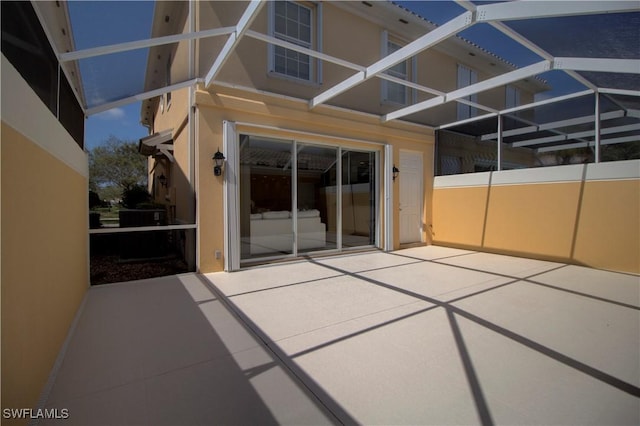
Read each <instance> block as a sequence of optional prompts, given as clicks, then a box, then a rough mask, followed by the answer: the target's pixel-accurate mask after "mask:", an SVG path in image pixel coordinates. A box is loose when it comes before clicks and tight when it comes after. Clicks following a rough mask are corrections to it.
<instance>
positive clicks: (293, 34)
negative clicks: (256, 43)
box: [270, 1, 313, 81]
mask: <svg viewBox="0 0 640 426" xmlns="http://www.w3.org/2000/svg"><path fill="white" fill-rule="evenodd" d="M272 10H273V12H272V19H273V21H272V23H273V26H272V28H273V36H274V37H276V38H279V39H281V40H284V41H288V42H290V43H294V44H297V45H299V46H302V47H306V48H308V49H311V48H312V46H313V36H312V34H313V25H312V23H313V10H312V9H311V8H310V7H307V6H305V5H303V4H300V3H297V2H293V1H276V2H274V4H273V9H272ZM270 59H271V61H272V63H271V68H270V69H271V71H274V72H276V73H278V74H282V75H285V76H288V77H293V78H297V79H300V80H307V81H311V80H312V79H313V59H312V58H311V57H310V56H309V55H304V54H302V53H298V52H295V51H293V50H290V49H285V48H284V47H280V46H273V50H272V57H271V58H270Z"/></svg>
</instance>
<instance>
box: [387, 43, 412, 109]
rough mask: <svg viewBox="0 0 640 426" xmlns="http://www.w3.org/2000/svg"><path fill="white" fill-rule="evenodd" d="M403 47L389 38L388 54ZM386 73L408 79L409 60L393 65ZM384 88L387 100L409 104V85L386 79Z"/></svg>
mask: <svg viewBox="0 0 640 426" xmlns="http://www.w3.org/2000/svg"><path fill="white" fill-rule="evenodd" d="M401 47H402V46H400V45H399V44H397V43H394V42H393V41H391V40H387V51H386V54H387V55H390V54H392V53H393V52H395V51H397V50H400V48H401ZM386 73H387V74H389V75H391V76H393V77H397V78H400V79H402V80H408V79H409V67H408V61H404V62H400V63H399V64H397V65H394V66H392V67H391V68H389V69H388V70H387V71H386ZM384 88H385V89H384V91H385V93H383V97H384V100H385V101H389V102H395V103H397V104H402V105H406V104H407V92H408V90H407V86H403V85H402V84H398V83H394V82H392V81H385V85H384Z"/></svg>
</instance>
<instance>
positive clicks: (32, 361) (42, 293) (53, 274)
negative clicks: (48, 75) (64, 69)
mask: <svg viewBox="0 0 640 426" xmlns="http://www.w3.org/2000/svg"><path fill="white" fill-rule="evenodd" d="M1 140H2V142H1V144H2V145H1V162H2V164H1V167H2V173H1V190H2V192H1V193H2V209H1V217H2V230H1V234H2V237H1V239H2V250H1V253H2V255H1V265H2V273H1V275H2V276H1V279H2V408H3V409H4V408H32V407H36V404H37V402H38V397H39V396H40V394H41V391H42V390H43V387H44V386H45V384H46V382H47V379H48V376H49V373H50V372H51V369H52V367H53V365H54V363H55V360H56V357H57V355H58V352H59V350H60V348H61V346H62V344H63V342H64V340H65V338H66V335H67V332H68V330H69V327H70V325H71V323H72V321H73V318H74V316H75V314H76V311H77V310H78V307H79V306H80V303H81V301H82V299H83V296H84V293H85V291H86V289H87V286H88V269H87V268H88V266H87V265H88V243H87V228H88V200H87V188H88V171H87V158H86V154H85V153H84V152H83V150H82V149H81V148H80V147H79V146H78V145H77V144H76V142H75V141H74V140H73V139H72V137H71V136H70V135H69V133H68V132H67V131H66V130H65V129H64V128H63V127H62V125H61V124H60V122H58V120H57V119H56V118H55V116H53V114H51V112H50V111H49V110H48V109H47V107H46V106H45V105H44V104H43V103H42V101H41V100H40V99H39V98H38V96H37V95H36V94H35V93H34V92H33V90H31V88H30V87H29V86H28V84H27V83H26V82H25V81H24V80H23V79H22V77H21V76H20V74H19V73H18V72H17V71H16V69H15V68H13V66H12V65H11V64H10V63H9V62H8V61H7V60H6V58H5V57H4V55H3V56H2V135H1ZM2 423H3V424H5V419H3V422H2ZM11 423H12V422H11V421H8V423H7V424H11ZM25 424H26V423H25Z"/></svg>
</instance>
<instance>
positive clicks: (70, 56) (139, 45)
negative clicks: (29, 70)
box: [60, 27, 235, 62]
mask: <svg viewBox="0 0 640 426" xmlns="http://www.w3.org/2000/svg"><path fill="white" fill-rule="evenodd" d="M234 29H235V27H224V28H214V29H211V30H205V31H198V32H193V33H185V34H176V35H170V36H164V37H155V38H150V39H146V40H136V41H129V42H126V43H119V44H110V45H108V46H99V47H92V48H90V49H82V50H75V51H73V52H68V53H62V54H60V62H69V61H77V60H80V59H86V58H92V57H94V56H101V55H109V54H112V53H120V52H128V51H130V50H136V49H144V48H147V47H154V46H161V45H164V44H171V43H177V42H180V41H183V40H198V39H201V38H206V37H216V36H221V35H227V34H231V33H232V32H233V31H234Z"/></svg>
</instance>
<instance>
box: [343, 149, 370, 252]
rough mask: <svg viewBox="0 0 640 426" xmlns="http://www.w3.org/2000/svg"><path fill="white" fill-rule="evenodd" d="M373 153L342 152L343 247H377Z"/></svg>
mask: <svg viewBox="0 0 640 426" xmlns="http://www.w3.org/2000/svg"><path fill="white" fill-rule="evenodd" d="M375 159H376V156H375V153H374V152H359V151H346V150H344V151H343V152H342V247H343V248H350V247H361V246H368V245H375V238H376V210H375V208H376V207H375V206H376V190H375V189H376V188H375V186H376V185H375V182H376V179H375V170H376V160H375Z"/></svg>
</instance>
